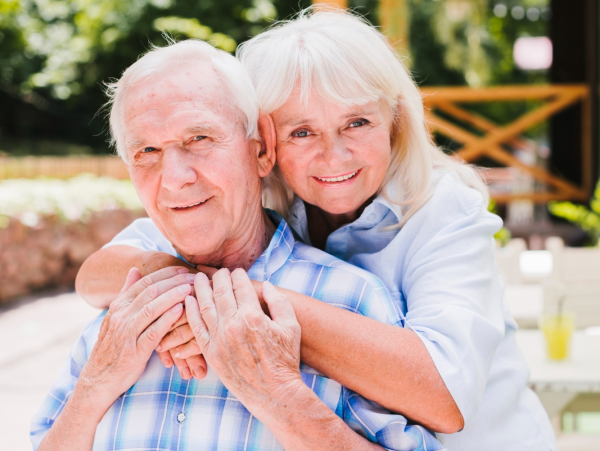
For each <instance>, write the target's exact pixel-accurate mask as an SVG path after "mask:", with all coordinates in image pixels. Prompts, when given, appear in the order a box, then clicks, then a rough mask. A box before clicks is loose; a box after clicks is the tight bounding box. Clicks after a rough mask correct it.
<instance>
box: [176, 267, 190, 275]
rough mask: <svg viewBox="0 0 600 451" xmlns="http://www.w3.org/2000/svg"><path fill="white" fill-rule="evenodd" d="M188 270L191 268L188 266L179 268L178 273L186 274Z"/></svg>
mask: <svg viewBox="0 0 600 451" xmlns="http://www.w3.org/2000/svg"><path fill="white" fill-rule="evenodd" d="M186 272H190V270H189V269H187V268H179V269H178V270H177V274H185V273H186Z"/></svg>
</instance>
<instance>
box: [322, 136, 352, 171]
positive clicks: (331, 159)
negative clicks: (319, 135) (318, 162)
mask: <svg viewBox="0 0 600 451" xmlns="http://www.w3.org/2000/svg"><path fill="white" fill-rule="evenodd" d="M321 157H322V158H323V161H324V162H325V163H326V164H327V165H328V166H329V167H330V168H332V169H336V168H339V167H340V166H341V165H342V164H343V163H345V162H346V161H348V160H350V159H351V158H352V153H351V152H350V150H348V148H347V147H346V145H345V143H344V141H343V140H342V139H341V138H340V137H332V138H329V139H325V142H324V146H323V151H322V153H321Z"/></svg>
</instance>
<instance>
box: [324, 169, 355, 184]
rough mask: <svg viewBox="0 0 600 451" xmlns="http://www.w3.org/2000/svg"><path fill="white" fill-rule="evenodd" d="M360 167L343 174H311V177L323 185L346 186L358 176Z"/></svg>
mask: <svg viewBox="0 0 600 451" xmlns="http://www.w3.org/2000/svg"><path fill="white" fill-rule="evenodd" d="M361 171H362V169H358V170H356V171H353V172H347V173H345V174H340V175H333V176H331V175H328V176H323V177H318V176H313V179H315V180H316V181H317V183H322V184H323V185H324V186H329V187H340V186H348V185H350V184H351V183H353V182H354V181H355V179H356V178H357V177H358V175H359V174H360V172H361Z"/></svg>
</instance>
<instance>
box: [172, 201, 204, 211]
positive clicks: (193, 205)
mask: <svg viewBox="0 0 600 451" xmlns="http://www.w3.org/2000/svg"><path fill="white" fill-rule="evenodd" d="M202 203H204V202H198V203H197V204H192V205H187V206H185V207H176V208H177V209H179V210H184V209H186V208H192V207H195V206H196V205H200V204H202Z"/></svg>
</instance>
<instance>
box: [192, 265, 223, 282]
mask: <svg viewBox="0 0 600 451" xmlns="http://www.w3.org/2000/svg"><path fill="white" fill-rule="evenodd" d="M196 269H197V270H198V271H200V272H203V273H204V274H206V276H207V277H208V278H209V279H212V277H213V276H214V275H215V273H216V272H217V271H218V270H217V268H213V267H212V266H204V265H196Z"/></svg>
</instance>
